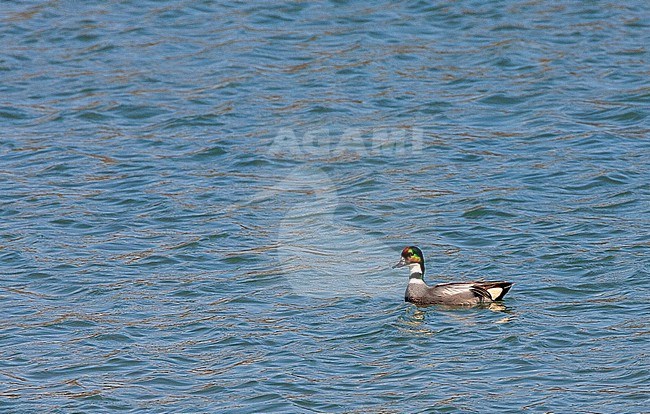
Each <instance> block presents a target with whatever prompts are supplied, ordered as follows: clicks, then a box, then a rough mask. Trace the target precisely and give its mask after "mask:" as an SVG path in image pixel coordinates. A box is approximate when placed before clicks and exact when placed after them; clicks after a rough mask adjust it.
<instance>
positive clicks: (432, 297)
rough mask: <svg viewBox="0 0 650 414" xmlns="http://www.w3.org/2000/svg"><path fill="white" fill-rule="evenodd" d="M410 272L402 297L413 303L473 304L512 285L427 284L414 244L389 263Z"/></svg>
mask: <svg viewBox="0 0 650 414" xmlns="http://www.w3.org/2000/svg"><path fill="white" fill-rule="evenodd" d="M404 266H408V267H409V270H410V271H411V275H410V276H409V284H408V287H407V288H406V293H405V294H404V300H405V301H406V302H411V303H414V304H416V305H461V306H473V305H480V304H483V303H491V302H494V301H497V300H501V299H502V298H503V297H504V296H505V295H506V293H508V291H509V290H510V288H511V287H512V283H510V282H503V281H500V282H454V283H441V284H439V285H435V286H433V287H432V286H428V285H427V284H426V283H425V282H424V255H423V254H422V250H420V249H419V248H417V247H415V246H408V247H405V248H404V250H402V259H401V260H400V261H399V263H397V264H396V265H395V266H393V269H395V268H397V267H404Z"/></svg>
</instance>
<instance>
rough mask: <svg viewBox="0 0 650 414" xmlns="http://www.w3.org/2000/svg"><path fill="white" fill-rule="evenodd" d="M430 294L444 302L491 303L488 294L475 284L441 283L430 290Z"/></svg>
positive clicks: (490, 297)
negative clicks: (486, 301)
mask: <svg viewBox="0 0 650 414" xmlns="http://www.w3.org/2000/svg"><path fill="white" fill-rule="evenodd" d="M431 294H432V295H434V296H437V297H439V298H441V299H442V300H443V301H444V302H449V303H454V302H458V303H459V304H460V303H466V302H483V301H484V300H488V301H491V300H492V296H491V295H490V293H489V292H488V291H487V290H486V289H484V288H483V287H481V286H480V285H478V284H476V283H475V282H453V283H441V284H439V285H435V286H434V287H432V288H431Z"/></svg>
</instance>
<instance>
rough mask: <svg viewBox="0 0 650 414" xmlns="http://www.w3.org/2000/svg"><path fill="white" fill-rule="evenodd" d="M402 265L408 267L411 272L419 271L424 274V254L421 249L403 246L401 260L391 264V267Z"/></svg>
mask: <svg viewBox="0 0 650 414" xmlns="http://www.w3.org/2000/svg"><path fill="white" fill-rule="evenodd" d="M404 266H408V267H409V269H410V270H411V274H413V273H420V274H421V275H422V276H424V254H422V250H420V249H419V248H417V247H415V246H408V247H405V248H404V250H402V258H401V260H400V261H399V262H398V263H397V264H396V265H395V266H393V269H395V268H397V267H404Z"/></svg>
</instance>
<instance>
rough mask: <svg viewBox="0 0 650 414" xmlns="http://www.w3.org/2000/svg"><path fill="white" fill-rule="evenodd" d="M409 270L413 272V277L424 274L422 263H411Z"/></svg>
mask: <svg viewBox="0 0 650 414" xmlns="http://www.w3.org/2000/svg"><path fill="white" fill-rule="evenodd" d="M409 270H410V271H411V275H413V274H414V273H419V274H422V267H421V266H420V263H409Z"/></svg>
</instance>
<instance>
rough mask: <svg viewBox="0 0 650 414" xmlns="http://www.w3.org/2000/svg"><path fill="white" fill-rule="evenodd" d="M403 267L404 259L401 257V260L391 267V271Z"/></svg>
mask: <svg viewBox="0 0 650 414" xmlns="http://www.w3.org/2000/svg"><path fill="white" fill-rule="evenodd" d="M404 266H406V259H404V258H403V257H402V260H400V261H399V262H397V264H396V265H395V266H393V269H397V268H398V267H404Z"/></svg>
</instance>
